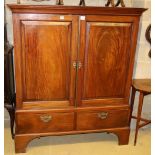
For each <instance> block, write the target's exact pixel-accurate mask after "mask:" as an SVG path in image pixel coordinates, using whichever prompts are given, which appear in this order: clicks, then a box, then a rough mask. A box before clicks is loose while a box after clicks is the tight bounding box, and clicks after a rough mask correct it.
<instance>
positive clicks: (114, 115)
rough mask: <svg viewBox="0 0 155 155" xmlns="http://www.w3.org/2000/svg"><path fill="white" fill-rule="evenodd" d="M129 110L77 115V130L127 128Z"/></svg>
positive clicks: (80, 113)
mask: <svg viewBox="0 0 155 155" xmlns="http://www.w3.org/2000/svg"><path fill="white" fill-rule="evenodd" d="M128 121H129V110H101V111H100V110H99V111H82V112H78V113H77V130H95V129H108V128H116V127H125V126H128Z"/></svg>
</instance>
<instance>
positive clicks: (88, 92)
mask: <svg viewBox="0 0 155 155" xmlns="http://www.w3.org/2000/svg"><path fill="white" fill-rule="evenodd" d="M130 39H131V24H126V23H100V22H98V23H97V22H90V23H87V38H86V40H87V42H86V48H87V49H86V54H85V71H84V92H83V98H104V97H123V96H124V89H125V86H126V79H127V73H128V69H129V59H130V53H129V52H130V51H129V50H130V44H131V43H130ZM111 77H113V78H111ZM118 88H119V89H118ZM92 90H93V91H92Z"/></svg>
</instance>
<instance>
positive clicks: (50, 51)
mask: <svg viewBox="0 0 155 155" xmlns="http://www.w3.org/2000/svg"><path fill="white" fill-rule="evenodd" d="M40 16H41V15H40ZM40 16H39V20H32V21H31V20H30V21H29V20H23V21H22V22H21V31H22V33H21V34H22V36H21V37H22V54H21V56H22V81H23V87H22V91H23V101H24V104H26V103H27V104H28V103H29V102H30V103H31V104H32V103H33V101H35V103H36V101H39V103H40V101H44V102H42V103H46V102H45V101H51V102H50V103H51V104H52V102H53V103H54V104H55V103H58V102H59V101H60V102H61V101H65V102H66V101H68V105H69V104H70V105H73V104H74V97H75V96H74V94H75V93H74V90H75V73H76V71H75V69H74V70H73V67H72V63H73V61H74V60H75V59H76V53H77V49H76V46H75V41H76V35H75V34H73V33H75V31H76V30H77V28H76V24H75V23H74V22H75V21H76V17H75V19H73V18H72V17H71V16H69V17H70V20H69V19H68V18H67V21H65V20H63V21H60V18H57V20H56V18H55V20H54V21H52V20H49V21H46V20H44V18H43V19H42V20H41V19H40V18H41V17H40ZM52 18H53V17H52ZM64 18H65V16H64ZM73 21H74V22H73Z"/></svg>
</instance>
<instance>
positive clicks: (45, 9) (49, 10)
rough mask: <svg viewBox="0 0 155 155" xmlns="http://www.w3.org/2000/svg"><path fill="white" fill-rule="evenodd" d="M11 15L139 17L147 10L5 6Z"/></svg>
mask: <svg viewBox="0 0 155 155" xmlns="http://www.w3.org/2000/svg"><path fill="white" fill-rule="evenodd" d="M7 6H8V7H9V8H10V9H11V10H12V12H13V13H22V12H24V13H35V14H39V13H47V14H49V13H51V14H72V15H88V14H89V15H114V16H115V15H123V16H127V15H129V16H140V15H141V14H142V13H143V12H144V11H146V10H147V9H145V8H120V7H119V8H116V7H115V8H113V7H96V6H86V7H80V6H55V5H16V4H7Z"/></svg>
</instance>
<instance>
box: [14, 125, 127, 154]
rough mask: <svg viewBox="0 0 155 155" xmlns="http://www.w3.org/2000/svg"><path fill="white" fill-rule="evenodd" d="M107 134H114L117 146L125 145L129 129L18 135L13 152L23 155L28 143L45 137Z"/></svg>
mask: <svg viewBox="0 0 155 155" xmlns="http://www.w3.org/2000/svg"><path fill="white" fill-rule="evenodd" d="M99 132H107V133H113V134H116V136H117V137H118V144H119V145H127V144H128V142H129V134H130V129H129V128H128V127H125V128H114V129H112V128H111V129H99V130H83V131H82V130H80V131H66V132H51V133H38V134H36V133H34V134H18V135H16V137H15V152H16V153H25V152H26V147H27V145H28V143H29V142H31V141H32V140H33V139H35V138H40V137H45V136H52V135H53V136H60V135H72V134H83V133H99Z"/></svg>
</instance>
